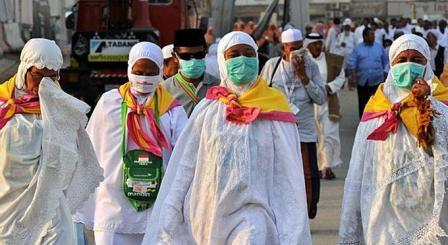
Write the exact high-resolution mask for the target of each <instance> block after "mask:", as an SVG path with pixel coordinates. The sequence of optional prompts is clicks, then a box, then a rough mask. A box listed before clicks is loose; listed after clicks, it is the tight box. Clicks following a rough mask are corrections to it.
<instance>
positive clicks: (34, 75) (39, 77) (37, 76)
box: [29, 71, 61, 81]
mask: <svg viewBox="0 0 448 245" xmlns="http://www.w3.org/2000/svg"><path fill="white" fill-rule="evenodd" d="M29 73H30V75H31V77H32V78H33V80H39V81H40V80H42V78H44V77H49V78H50V79H51V80H53V81H59V79H60V78H61V77H60V76H59V71H58V72H57V73H56V74H54V75H52V76H45V75H42V74H39V73H34V72H32V71H29Z"/></svg>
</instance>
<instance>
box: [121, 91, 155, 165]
mask: <svg viewBox="0 0 448 245" xmlns="http://www.w3.org/2000/svg"><path fill="white" fill-rule="evenodd" d="M153 99H154V105H155V106H154V107H155V108H154V114H155V117H156V123H157V125H160V118H159V101H158V98H157V93H154V96H153ZM127 115H128V106H127V105H126V101H125V100H124V98H123V100H122V102H121V132H122V133H121V154H122V157H124V156H125V155H126V118H127ZM156 142H157V140H156ZM157 144H158V142H157ZM159 147H160V146H159Z"/></svg>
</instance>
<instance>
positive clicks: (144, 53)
mask: <svg viewBox="0 0 448 245" xmlns="http://www.w3.org/2000/svg"><path fill="white" fill-rule="evenodd" d="M140 59H147V60H150V61H152V62H154V63H155V64H156V65H157V67H158V68H159V74H158V75H157V79H156V82H155V83H157V84H158V83H160V82H161V81H162V76H163V54H162V49H160V47H159V46H157V45H155V44H154V43H150V42H139V43H137V44H135V45H134V46H132V48H131V50H130V51H129V60H128V78H129V80H130V82H131V90H132V88H133V87H134V86H136V81H132V79H131V77H132V67H133V66H134V65H135V63H136V62H137V61H138V60H140ZM157 84H154V85H153V86H154V88H155V87H157Z"/></svg>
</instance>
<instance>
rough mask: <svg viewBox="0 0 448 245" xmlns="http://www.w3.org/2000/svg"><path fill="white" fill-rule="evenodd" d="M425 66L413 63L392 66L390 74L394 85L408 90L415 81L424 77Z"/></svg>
mask: <svg viewBox="0 0 448 245" xmlns="http://www.w3.org/2000/svg"><path fill="white" fill-rule="evenodd" d="M425 68H426V66H424V65H420V64H417V63H414V62H406V63H400V64H396V65H394V66H392V68H391V69H390V72H391V74H392V78H393V79H394V85H395V86H397V87H399V88H404V89H408V90H410V89H411V87H412V84H413V82H414V80H415V79H417V78H420V77H423V76H424V75H425Z"/></svg>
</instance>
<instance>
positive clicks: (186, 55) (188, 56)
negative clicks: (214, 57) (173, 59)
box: [175, 51, 205, 60]
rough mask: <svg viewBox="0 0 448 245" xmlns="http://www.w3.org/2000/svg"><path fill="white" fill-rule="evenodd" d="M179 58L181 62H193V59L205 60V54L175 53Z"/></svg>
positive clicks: (202, 52)
mask: <svg viewBox="0 0 448 245" xmlns="http://www.w3.org/2000/svg"><path fill="white" fill-rule="evenodd" d="M175 54H176V55H177V57H179V58H180V59H181V60H191V59H198V60H199V59H203V58H205V52H204V51H201V52H197V53H177V52H176V53H175Z"/></svg>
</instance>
